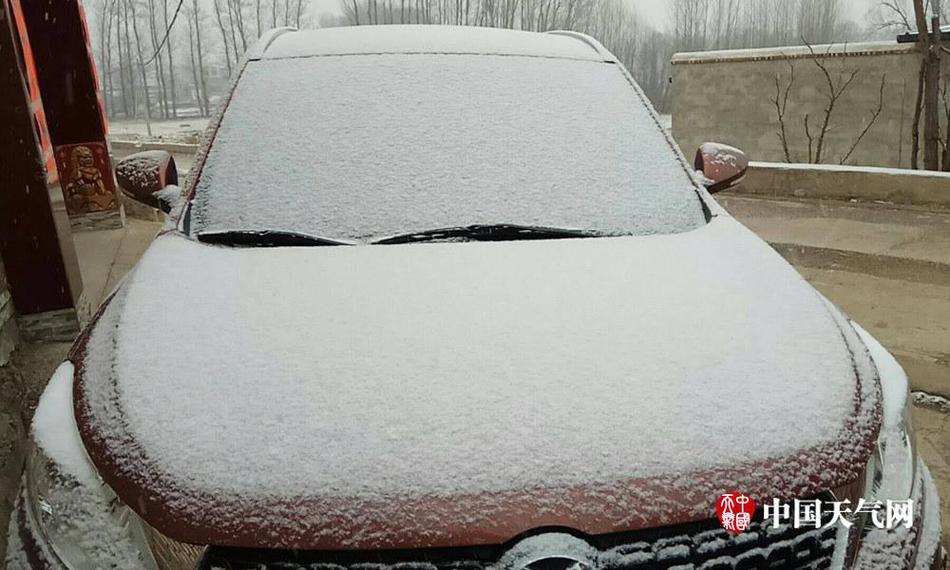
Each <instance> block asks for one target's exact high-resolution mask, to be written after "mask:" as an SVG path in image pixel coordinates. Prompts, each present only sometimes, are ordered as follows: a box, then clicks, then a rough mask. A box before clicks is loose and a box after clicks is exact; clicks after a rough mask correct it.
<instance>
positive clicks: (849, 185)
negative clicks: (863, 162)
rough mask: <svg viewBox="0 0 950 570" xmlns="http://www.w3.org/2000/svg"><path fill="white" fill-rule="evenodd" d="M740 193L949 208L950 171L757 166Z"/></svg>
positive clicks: (740, 186) (751, 170)
mask: <svg viewBox="0 0 950 570" xmlns="http://www.w3.org/2000/svg"><path fill="white" fill-rule="evenodd" d="M735 193H737V194H758V195H767V196H777V197H794V198H813V199H831V200H844V201H847V200H858V201H862V202H891V203H894V204H905V205H920V206H934V205H936V206H942V207H945V208H947V207H950V172H929V171H925V170H894V169H889V168H871V167H860V168H859V167H854V166H838V165H815V164H785V163H770V162H753V163H751V164H749V170H748V172H747V173H746V177H745V179H743V181H742V183H741V184H740V185H739V186H738V187H737V188H736V190H735Z"/></svg>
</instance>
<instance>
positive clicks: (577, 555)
mask: <svg viewBox="0 0 950 570" xmlns="http://www.w3.org/2000/svg"><path fill="white" fill-rule="evenodd" d="M596 555H597V550H596V549H595V548H594V547H593V546H591V545H590V544H588V543H587V542H585V541H584V540H582V539H580V538H578V537H576V536H574V535H571V534H567V533H561V532H548V533H544V534H536V535H534V536H530V537H528V538H526V539H524V540H522V541H520V542H518V543H517V544H515V545H514V546H513V547H511V549H510V550H508V552H506V553H505V554H504V556H502V557H501V560H499V564H498V566H499V567H500V568H501V569H503V570H594V568H595V567H596V563H595V557H596Z"/></svg>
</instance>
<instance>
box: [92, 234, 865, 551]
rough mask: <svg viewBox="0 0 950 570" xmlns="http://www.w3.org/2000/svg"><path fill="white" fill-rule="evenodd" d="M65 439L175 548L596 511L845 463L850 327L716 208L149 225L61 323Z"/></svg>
mask: <svg viewBox="0 0 950 570" xmlns="http://www.w3.org/2000/svg"><path fill="white" fill-rule="evenodd" d="M73 360H74V362H75V363H76V364H77V382H76V388H75V390H76V412H77V418H78V420H79V425H80V431H81V434H82V436H83V440H84V443H85V444H86V447H87V449H88V451H89V455H90V457H91V458H92V460H93V462H94V463H95V465H96V466H97V468H98V469H99V471H100V472H101V474H102V476H103V478H104V479H105V481H106V482H107V483H109V484H110V485H111V486H112V487H113V488H115V490H116V492H117V493H118V494H119V496H120V497H121V498H122V499H123V500H124V501H125V502H127V503H128V504H129V505H130V506H131V507H132V508H133V509H135V510H136V511H137V512H138V513H139V514H140V515H141V516H142V517H143V518H144V519H145V520H146V521H148V522H149V523H150V524H151V525H152V526H153V527H155V528H156V529H158V530H159V531H161V532H162V533H164V534H166V535H167V536H169V537H171V538H174V539H177V540H182V541H186V542H192V543H203V544H208V543H211V544H224V545H236V546H267V547H284V548H319V549H349V548H407V547H429V546H447V545H460V544H488V543H500V542H503V541H505V540H508V539H510V538H512V537H513V536H515V535H517V534H519V533H521V532H523V531H525V530H528V529H531V528H538V527H551V526H560V527H570V528H574V529H577V530H579V531H582V532H587V533H607V532H615V531H622V530H631V529H635V528H641V527H646V526H654V525H661V524H662V525H665V524H673V523H676V522H684V521H687V520H695V519H701V518H708V517H711V516H714V513H715V508H714V501H715V498H716V497H717V496H718V495H719V494H720V493H722V492H724V491H725V490H738V491H741V492H745V493H747V494H750V495H751V496H753V497H754V498H756V500H758V501H762V500H766V499H768V498H771V497H785V498H790V497H800V496H808V495H815V494H817V493H819V492H822V491H825V490H828V489H830V488H832V487H835V486H837V485H841V484H844V483H847V482H850V481H854V480H856V479H858V478H859V477H860V475H861V473H862V469H863V465H864V463H865V461H866V459H867V457H868V456H869V455H870V449H871V447H870V446H871V444H872V442H873V441H874V437H875V434H876V430H877V427H878V421H879V420H878V417H879V414H878V413H877V410H878V407H879V396H878V392H879V387H878V383H877V382H876V380H875V378H876V376H875V374H876V373H875V372H874V369H873V365H872V364H871V363H870V361H869V359H868V357H867V354H866V351H865V350H864V348H863V346H862V345H861V344H860V342H859V341H858V340H857V339H856V337H855V333H854V331H853V330H852V329H851V327H850V326H849V325H848V324H847V323H846V321H844V320H843V318H842V317H841V316H840V314H838V313H837V311H836V310H834V309H833V308H832V307H830V305H829V304H827V302H826V301H825V300H824V299H823V298H822V297H821V296H820V295H819V294H818V293H817V292H816V291H814V289H812V288H811V287H810V286H809V285H808V284H807V283H806V282H805V281H804V280H803V279H802V278H801V277H800V276H799V275H798V274H797V273H796V272H795V271H794V270H793V269H792V268H791V267H790V266H789V265H788V264H787V263H786V262H785V261H784V260H783V259H782V258H781V257H779V256H778V255H777V254H776V253H774V252H773V251H772V250H771V249H770V248H768V247H767V246H766V245H765V244H764V243H763V242H761V241H760V240H759V239H758V238H756V237H755V236H754V235H752V234H751V233H749V232H748V231H747V230H746V229H745V228H743V227H741V226H740V225H739V224H737V223H736V222H734V221H733V220H731V219H730V218H727V217H723V216H720V217H717V218H714V219H713V221H712V222H711V223H710V224H708V225H707V226H705V227H704V228H701V229H698V230H695V231H692V232H688V233H684V234H677V235H668V236H646V237H616V238H600V239H573V240H551V241H526V242H493V243H441V244H410V245H394V246H357V247H344V246H341V247H314V248H273V249H231V248H225V247H216V246H209V245H205V244H201V243H198V242H195V241H192V240H189V239H186V238H185V237H183V236H181V235H179V234H174V233H172V234H166V235H163V236H160V237H159V238H158V239H156V241H155V242H154V244H153V245H152V246H151V248H150V249H149V250H148V252H147V253H146V254H145V256H144V257H143V259H142V260H141V262H140V263H139V265H138V266H137V267H136V269H135V270H134V272H133V273H132V274H131V275H130V277H129V278H128V280H127V281H126V282H125V283H124V285H123V286H122V287H121V288H120V290H119V291H118V292H117V293H116V295H115V297H114V298H113V299H112V301H111V302H110V303H109V304H108V306H107V308H106V309H105V310H104V312H103V313H102V314H101V315H100V316H99V318H98V319H97V321H96V324H95V325H94V326H93V327H91V328H90V331H88V332H87V333H86V334H85V336H84V337H83V338H82V339H81V340H80V342H79V344H78V345H77V350H76V351H75V352H74V356H73Z"/></svg>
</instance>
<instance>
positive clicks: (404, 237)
mask: <svg viewBox="0 0 950 570" xmlns="http://www.w3.org/2000/svg"><path fill="white" fill-rule="evenodd" d="M602 236H603V234H601V233H599V232H595V231H592V230H572V229H563V228H548V227H543V226H521V225H517V224H487V225H485V224H476V225H471V226H459V227H453V228H440V229H435V230H424V231H421V232H411V233H405V234H399V235H395V236H390V237H387V238H382V239H378V240H376V241H374V242H373V243H374V244H377V245H393V244H400V243H417V242H424V241H467V240H473V241H517V240H531V239H565V238H590V237H602Z"/></svg>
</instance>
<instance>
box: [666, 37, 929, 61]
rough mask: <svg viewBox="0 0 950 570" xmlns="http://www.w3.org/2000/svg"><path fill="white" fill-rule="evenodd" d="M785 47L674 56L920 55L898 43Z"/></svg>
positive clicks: (679, 58)
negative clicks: (810, 47)
mask: <svg viewBox="0 0 950 570" xmlns="http://www.w3.org/2000/svg"><path fill="white" fill-rule="evenodd" d="M812 49H813V50H814V51H815V53H814V54H813V53H812V52H811V51H810V50H809V49H808V46H784V47H771V48H753V49H729V50H717V51H694V52H680V53H677V54H674V55H673V59H672V62H671V63H672V64H673V65H688V64H696V63H725V62H733V63H735V62H743V61H770V60H788V59H813V58H817V57H860V56H869V55H887V54H906V53H911V52H915V51H917V44H913V43H906V44H899V43H897V41H895V40H888V41H877V42H857V43H836V44H822V45H816V46H812Z"/></svg>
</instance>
